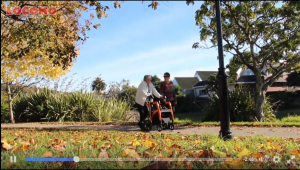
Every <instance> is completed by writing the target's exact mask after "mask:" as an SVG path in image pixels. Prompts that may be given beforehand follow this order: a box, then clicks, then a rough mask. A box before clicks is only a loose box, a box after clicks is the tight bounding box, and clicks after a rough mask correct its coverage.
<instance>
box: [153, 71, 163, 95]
mask: <svg viewBox="0 0 300 170" xmlns="http://www.w3.org/2000/svg"><path fill="white" fill-rule="evenodd" d="M151 82H152V84H153V85H154V87H155V89H156V90H157V91H158V92H159V91H160V83H161V82H162V80H160V78H158V77H157V76H156V75H154V76H152V79H151Z"/></svg>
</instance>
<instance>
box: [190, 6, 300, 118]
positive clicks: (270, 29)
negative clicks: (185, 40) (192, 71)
mask: <svg viewBox="0 0 300 170" xmlns="http://www.w3.org/2000/svg"><path fill="white" fill-rule="evenodd" d="M220 4H221V5H220V11H221V16H222V17H221V22H222V38H223V41H224V46H223V48H224V51H225V52H228V53H230V54H232V56H233V58H232V60H231V62H230V64H229V65H228V66H227V68H229V69H230V70H231V71H230V75H234V73H235V72H236V71H237V70H238V69H239V68H244V67H248V68H249V69H251V70H252V71H253V73H254V74H255V75H256V76H258V77H260V76H261V71H262V67H261V66H262V64H263V66H268V68H267V71H268V72H269V73H271V76H270V77H268V80H262V81H257V82H256V83H257V88H256V89H257V92H256V94H262V92H265V91H266V90H267V89H268V87H269V86H270V85H271V84H272V82H274V81H275V80H276V79H278V77H279V76H280V75H281V74H282V73H283V72H290V71H293V70H298V71H299V70H300V52H299V51H300V49H299V47H300V27H299V24H298V21H299V20H300V15H299V8H300V5H299V3H294V2H292V1H285V2H283V3H282V5H279V4H278V1H220ZM278 5H279V6H278ZM215 14H216V12H215V2H214V1H205V2H204V3H203V4H202V5H201V7H200V9H198V10H197V11H196V14H195V21H196V25H198V26H199V28H200V41H202V42H204V44H206V46H205V45H203V46H202V45H200V43H195V44H194V45H193V48H213V47H215V46H216V45H217V42H218V41H217V26H216V17H215ZM208 43H210V44H212V45H211V46H210V47H207V44H208ZM282 61H284V62H285V63H284V64H283V63H282ZM276 65H280V68H279V69H273V68H274V66H276ZM272 67H273V68H272ZM258 90H260V91H258ZM256 97H257V100H256V101H258V102H256V103H255V108H256V116H257V117H258V119H259V120H261V119H263V117H262V113H261V109H260V108H261V107H262V106H263V105H264V101H263V100H258V99H262V98H263V96H260V95H256Z"/></svg>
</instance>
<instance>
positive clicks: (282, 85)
mask: <svg viewBox="0 0 300 170" xmlns="http://www.w3.org/2000/svg"><path fill="white" fill-rule="evenodd" d="M263 71H264V75H263V76H264V77H265V79H266V78H268V77H270V76H272V74H270V73H268V72H267V70H265V69H264V70H263ZM288 74H289V73H286V72H285V73H283V74H282V75H281V76H280V77H279V78H278V79H277V80H275V82H274V83H273V84H272V85H271V86H269V87H268V89H267V93H272V92H279V91H287V90H290V89H292V88H291V87H288V85H287V81H286V78H287V77H288ZM232 84H236V85H237V84H243V85H246V86H248V87H249V86H250V88H251V91H252V92H253V93H254V92H255V88H256V77H255V75H254V73H253V72H252V70H250V69H245V70H242V71H241V73H240V75H239V76H238V77H237V81H236V83H232Z"/></svg>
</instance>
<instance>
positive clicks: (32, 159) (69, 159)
mask: <svg viewBox="0 0 300 170" xmlns="http://www.w3.org/2000/svg"><path fill="white" fill-rule="evenodd" d="M25 161H74V158H25Z"/></svg>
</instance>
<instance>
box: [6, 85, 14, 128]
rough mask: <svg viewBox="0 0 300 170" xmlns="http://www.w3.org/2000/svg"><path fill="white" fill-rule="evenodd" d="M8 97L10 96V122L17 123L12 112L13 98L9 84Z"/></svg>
mask: <svg viewBox="0 0 300 170" xmlns="http://www.w3.org/2000/svg"><path fill="white" fill-rule="evenodd" d="M7 95H8V107H9V115H10V122H11V123H15V119H14V114H13V111H12V98H11V92H10V87H9V83H7Z"/></svg>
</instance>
